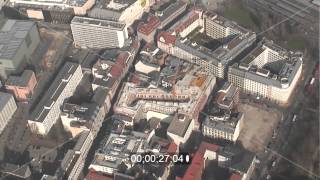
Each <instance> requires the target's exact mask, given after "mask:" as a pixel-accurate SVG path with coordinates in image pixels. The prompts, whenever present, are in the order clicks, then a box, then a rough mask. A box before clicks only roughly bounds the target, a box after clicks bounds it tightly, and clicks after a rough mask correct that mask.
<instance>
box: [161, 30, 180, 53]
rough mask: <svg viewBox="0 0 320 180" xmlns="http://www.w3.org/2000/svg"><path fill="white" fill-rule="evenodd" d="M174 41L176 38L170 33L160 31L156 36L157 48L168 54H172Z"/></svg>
mask: <svg viewBox="0 0 320 180" xmlns="http://www.w3.org/2000/svg"><path fill="white" fill-rule="evenodd" d="M176 40H177V37H176V36H175V35H173V34H172V33H171V32H167V31H161V32H159V33H158V35H157V44H158V47H159V48H160V49H161V50H163V51H165V52H167V53H169V54H173V48H174V45H175V42H176Z"/></svg>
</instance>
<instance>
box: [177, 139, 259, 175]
mask: <svg viewBox="0 0 320 180" xmlns="http://www.w3.org/2000/svg"><path fill="white" fill-rule="evenodd" d="M210 161H215V162H217V164H218V166H219V167H221V168H225V169H228V170H229V171H230V173H231V175H230V176H231V177H237V178H238V180H249V179H251V176H252V173H253V170H254V168H255V162H256V157H255V155H254V153H252V152H249V151H247V150H245V149H243V148H240V147H239V146H237V145H230V146H224V147H223V146H218V145H216V144H210V143H207V142H202V143H201V144H200V146H199V148H198V150H197V152H196V153H195V155H194V157H193V158H192V161H191V164H190V165H189V167H188V168H187V170H186V171H185V173H184V174H183V176H182V177H176V180H191V179H192V180H201V179H202V175H203V171H204V170H205V169H206V168H207V167H206V165H207V164H208V163H209V162H210ZM235 174H236V175H235Z"/></svg>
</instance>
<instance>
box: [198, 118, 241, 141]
mask: <svg viewBox="0 0 320 180" xmlns="http://www.w3.org/2000/svg"><path fill="white" fill-rule="evenodd" d="M243 118H244V115H243V113H232V114H231V115H227V114H224V113H222V114H220V115H210V116H207V117H206V119H205V120H204V122H203V123H202V134H203V135H204V136H207V137H210V138H213V139H223V140H227V141H231V142H235V141H236V140H237V139H238V137H239V135H240V132H241V129H242V127H243Z"/></svg>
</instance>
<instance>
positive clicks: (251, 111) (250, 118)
mask: <svg viewBox="0 0 320 180" xmlns="http://www.w3.org/2000/svg"><path fill="white" fill-rule="evenodd" d="M240 112H244V121H243V128H242V130H241V132H240V136H239V140H240V142H241V143H242V144H243V146H244V147H245V148H246V149H248V150H250V151H253V152H259V151H261V150H263V147H265V146H267V144H268V142H269V140H270V138H271V137H272V134H273V129H274V128H275V127H276V126H277V124H278V122H279V121H280V119H281V113H280V112H279V111H278V110H276V109H272V108H267V107H257V106H254V105H249V104H242V105H241V106H240Z"/></svg>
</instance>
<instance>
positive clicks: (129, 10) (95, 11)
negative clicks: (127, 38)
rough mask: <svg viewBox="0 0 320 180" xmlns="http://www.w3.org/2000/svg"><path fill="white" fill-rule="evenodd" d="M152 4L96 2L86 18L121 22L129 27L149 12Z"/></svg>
mask: <svg viewBox="0 0 320 180" xmlns="http://www.w3.org/2000/svg"><path fill="white" fill-rule="evenodd" d="M154 2H155V1H154V0H103V1H96V4H95V6H94V7H93V8H92V9H91V10H90V11H89V12H88V16H89V17H91V18H97V19H105V20H111V21H118V22H122V23H124V24H126V26H127V27H129V26H130V25H131V24H132V23H133V22H134V21H135V20H137V19H140V18H141V17H142V15H143V13H144V12H147V11H149V8H150V6H152V5H153V4H154Z"/></svg>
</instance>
